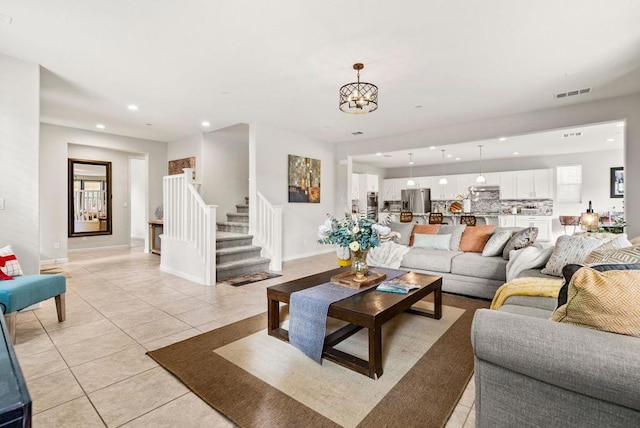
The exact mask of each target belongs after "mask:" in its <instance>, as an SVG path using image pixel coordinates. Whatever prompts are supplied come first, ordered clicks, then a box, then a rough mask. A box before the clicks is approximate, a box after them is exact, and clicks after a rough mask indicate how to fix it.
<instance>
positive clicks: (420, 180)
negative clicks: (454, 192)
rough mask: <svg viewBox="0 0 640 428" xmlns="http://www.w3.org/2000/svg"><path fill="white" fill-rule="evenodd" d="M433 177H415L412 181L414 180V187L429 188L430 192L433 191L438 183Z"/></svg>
mask: <svg viewBox="0 0 640 428" xmlns="http://www.w3.org/2000/svg"><path fill="white" fill-rule="evenodd" d="M434 178H435V177H415V178H414V181H415V182H416V188H418V189H431V193H433V189H434V188H435V186H436V185H437V184H438V180H437V179H436V180H435V181H434ZM434 183H435V184H434Z"/></svg>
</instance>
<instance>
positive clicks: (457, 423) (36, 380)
mask: <svg viewBox="0 0 640 428" xmlns="http://www.w3.org/2000/svg"><path fill="white" fill-rule="evenodd" d="M159 261H160V258H159V257H158V256H156V255H151V254H144V253H143V252H142V249H141V248H140V247H134V248H131V249H117V250H98V251H85V252H81V253H73V254H71V255H70V261H69V263H66V264H64V265H61V267H62V268H63V269H64V270H65V271H66V272H68V273H69V274H70V278H68V279H67V297H66V302H67V320H66V321H65V322H64V323H58V320H57V318H56V309H55V304H54V301H53V299H51V300H49V301H47V302H44V303H43V304H42V307H41V308H40V309H37V310H34V311H28V312H23V313H20V314H18V320H17V343H16V346H15V349H16V353H17V355H18V359H19V362H20V366H21V367H22V370H23V373H24V375H25V378H26V380H27V385H28V388H29V392H30V394H31V397H32V399H33V413H34V426H35V427H36V428H40V427H53V426H55V427H80V426H81V427H93V426H96V427H104V426H109V427H116V426H127V427H159V426H167V427H175V426H182V427H189V426H206V427H233V423H231V422H230V421H228V420H227V419H226V418H224V417H223V416H221V415H220V414H218V413H217V412H216V411H215V410H213V409H211V408H210V407H209V406H208V405H207V404H205V403H204V402H202V401H201V400H200V399H199V398H198V397H197V396H195V395H194V394H193V393H191V392H190V391H189V390H188V389H187V388H186V387H184V386H183V385H182V384H181V383H180V382H179V381H177V380H176V379H175V378H174V377H173V376H171V375H170V374H168V373H167V372H166V371H165V370H164V369H162V368H161V367H159V366H158V365H157V364H156V363H155V362H154V361H153V360H152V359H151V358H149V357H148V356H146V355H145V352H146V351H147V350H153V349H157V348H161V347H163V346H167V345H169V344H171V343H175V342H178V341H181V340H184V339H187V338H189V337H192V336H195V335H198V334H200V333H202V332H206V331H210V330H213V329H216V328H218V327H221V326H223V325H226V324H229V323H232V322H235V321H238V320H241V319H244V318H247V317H250V316H253V315H256V314H259V313H262V312H264V311H265V310H266V298H265V291H264V290H265V288H266V287H268V286H271V285H274V284H278V283H281V282H284V281H289V280H291V279H295V278H299V277H303V276H306V275H311V274H314V273H318V272H322V271H325V270H327V269H331V268H333V267H335V266H336V259H335V254H333V253H329V254H325V255H321V256H316V257H313V258H308V259H300V260H295V261H291V262H285V263H284V268H283V276H282V277H279V278H273V279H270V280H266V281H261V282H257V283H254V284H249V285H245V286H242V287H232V286H229V285H226V284H217V285H215V286H213V287H204V286H200V285H197V284H194V283H191V282H189V281H186V280H183V279H181V278H178V277H175V276H172V275H169V274H165V273H162V272H160V269H159ZM473 400H474V388H473V382H471V383H470V384H469V386H468V387H467V389H466V391H465V393H464V395H463V396H462V398H461V400H460V402H459V404H458V406H457V407H456V409H455V411H454V413H453V415H452V416H451V419H450V420H449V422H448V424H447V427H449V428H456V427H464V428H466V427H472V426H474V419H475V416H474V412H473Z"/></svg>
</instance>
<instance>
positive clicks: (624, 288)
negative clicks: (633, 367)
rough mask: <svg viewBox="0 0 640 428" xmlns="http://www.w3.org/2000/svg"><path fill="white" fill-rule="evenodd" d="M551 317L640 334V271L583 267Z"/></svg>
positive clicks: (634, 334) (587, 325)
mask: <svg viewBox="0 0 640 428" xmlns="http://www.w3.org/2000/svg"><path fill="white" fill-rule="evenodd" d="M551 320H552V321H558V322H563V323H568V324H575V325H580V326H584V327H589V328H594V329H597V330H602V331H608V332H611V333H617V334H625V335H628V336H634V337H640V271H637V270H622V271H620V270H614V271H607V272H598V271H597V270H595V269H591V268H589V267H583V268H580V269H579V270H578V271H577V272H576V273H575V274H574V275H573V277H572V278H571V282H570V283H569V287H568V296H567V303H566V304H564V305H562V306H560V307H559V308H558V309H556V310H555V312H554V313H553V315H552V316H551Z"/></svg>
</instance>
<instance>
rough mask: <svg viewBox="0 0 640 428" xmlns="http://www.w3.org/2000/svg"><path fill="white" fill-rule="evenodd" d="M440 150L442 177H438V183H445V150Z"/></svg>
mask: <svg viewBox="0 0 640 428" xmlns="http://www.w3.org/2000/svg"><path fill="white" fill-rule="evenodd" d="M441 152H442V178H441V179H440V181H439V182H438V184H442V185H445V184H447V183H448V181H447V179H446V178H445V176H444V152H445V150H444V149H443V150H441Z"/></svg>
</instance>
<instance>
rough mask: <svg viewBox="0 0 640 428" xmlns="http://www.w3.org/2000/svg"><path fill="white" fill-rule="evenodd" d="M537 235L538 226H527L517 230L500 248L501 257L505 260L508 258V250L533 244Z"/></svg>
mask: <svg viewBox="0 0 640 428" xmlns="http://www.w3.org/2000/svg"><path fill="white" fill-rule="evenodd" d="M537 237H538V228H537V227H527V228H526V229H523V230H521V231H519V232H516V233H515V234H514V235H513V236H512V237H511V239H509V242H507V245H505V246H504V249H503V250H502V258H503V259H505V260H509V252H510V251H511V250H520V249H522V248H525V247H528V246H529V245H531V244H533V242H534V241H535V240H536V238H537Z"/></svg>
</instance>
